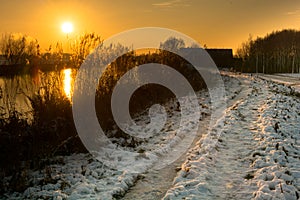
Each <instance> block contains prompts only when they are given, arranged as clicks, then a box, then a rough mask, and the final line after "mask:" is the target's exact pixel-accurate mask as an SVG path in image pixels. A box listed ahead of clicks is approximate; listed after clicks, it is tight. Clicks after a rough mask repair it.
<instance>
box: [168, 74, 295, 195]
mask: <svg viewBox="0 0 300 200" xmlns="http://www.w3.org/2000/svg"><path fill="white" fill-rule="evenodd" d="M249 88H250V89H251V92H250V93H249V95H248V96H247V98H245V99H244V100H243V101H240V102H237V104H235V105H234V106H233V107H231V108H229V109H228V111H227V113H226V116H225V123H224V124H225V125H224V129H223V133H222V136H221V137H220V138H219V139H218V144H217V146H216V147H215V148H213V149H210V150H209V151H207V149H206V146H207V142H206V137H203V138H202V139H201V140H200V141H199V143H198V144H197V146H196V147H194V148H193V149H192V150H191V151H190V153H189V155H188V156H187V160H186V161H185V163H184V164H183V165H182V167H181V170H180V171H179V173H178V175H177V177H176V178H175V180H174V183H173V186H172V187H171V188H170V189H169V190H168V192H167V194H166V195H165V197H164V199H295V200H296V199H299V195H300V171H299V169H300V162H299V159H300V145H299V139H300V133H299V130H300V112H299V109H300V100H299V98H296V97H293V96H289V95H288V94H289V93H290V88H288V87H285V86H282V85H278V84H274V83H272V82H267V81H262V80H259V79H252V80H251V83H250V84H249Z"/></svg>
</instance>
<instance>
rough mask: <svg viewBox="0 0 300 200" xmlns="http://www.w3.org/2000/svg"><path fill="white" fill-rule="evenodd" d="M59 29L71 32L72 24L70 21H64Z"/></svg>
mask: <svg viewBox="0 0 300 200" xmlns="http://www.w3.org/2000/svg"><path fill="white" fill-rule="evenodd" d="M61 30H62V32H64V33H71V32H73V24H72V23H71V22H64V23H63V24H62V25H61Z"/></svg>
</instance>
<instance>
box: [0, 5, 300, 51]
mask: <svg viewBox="0 0 300 200" xmlns="http://www.w3.org/2000/svg"><path fill="white" fill-rule="evenodd" d="M64 21H70V22H72V23H73V24H74V32H73V33H71V34H70V35H69V38H71V37H74V36H75V35H78V34H80V33H82V32H84V31H85V32H96V33H98V34H100V35H101V36H103V38H104V39H105V38H108V37H109V36H112V35H113V34H116V33H119V32H120V31H125V30H128V29H132V28H138V27H145V26H158V27H164V28H171V29H175V30H177V31H180V32H182V33H184V34H187V35H189V36H190V37H192V38H194V39H195V40H197V41H198V42H199V43H200V44H201V45H204V44H206V45H207V46H208V47H210V48H233V49H236V48H237V47H238V46H239V45H240V44H241V43H242V42H243V41H245V40H247V38H248V36H249V34H252V35H253V36H254V38H255V37H256V36H264V35H265V34H266V33H270V32H271V31H273V30H280V29H283V28H293V29H299V26H300V1H299V0H286V1H282V0H147V1H142V0H87V1H81V0H72V1H71V0H69V1H68V0H27V1H21V0H10V1H4V0H2V1H0V33H5V32H21V33H25V34H27V35H30V36H32V37H35V38H37V39H38V41H39V42H40V44H41V47H42V49H46V48H47V47H48V46H49V45H50V44H54V43H55V42H56V41H61V42H65V41H66V40H67V37H66V35H65V34H64V33H62V31H61V24H62V23H63V22H64Z"/></svg>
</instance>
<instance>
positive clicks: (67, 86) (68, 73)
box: [63, 69, 73, 100]
mask: <svg viewBox="0 0 300 200" xmlns="http://www.w3.org/2000/svg"><path fill="white" fill-rule="evenodd" d="M63 73H64V85H63V87H64V92H65V95H66V96H67V98H68V99H70V100H71V98H72V79H73V78H72V69H64V70H63Z"/></svg>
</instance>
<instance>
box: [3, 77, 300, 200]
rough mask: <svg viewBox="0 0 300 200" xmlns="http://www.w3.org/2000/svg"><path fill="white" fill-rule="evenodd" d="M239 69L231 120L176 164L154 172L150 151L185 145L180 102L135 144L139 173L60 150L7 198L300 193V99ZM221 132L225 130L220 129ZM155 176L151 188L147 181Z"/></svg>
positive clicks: (204, 102)
mask: <svg viewBox="0 0 300 200" xmlns="http://www.w3.org/2000/svg"><path fill="white" fill-rule="evenodd" d="M232 76H233V77H232V78H229V77H227V76H226V77H225V78H224V80H225V86H226V94H227V97H228V106H229V107H228V109H227V110H226V113H225V115H224V116H223V118H224V120H223V124H221V125H220V124H216V126H215V127H214V130H213V131H212V132H210V133H209V134H208V132H206V131H203V132H202V133H199V135H198V136H197V138H198V141H196V142H195V143H194V146H193V148H192V149H190V150H189V151H188V152H187V155H184V156H182V157H181V158H180V159H178V161H177V162H175V164H174V165H170V166H168V167H169V169H168V168H165V169H162V170H161V171H159V170H158V171H155V172H153V173H147V172H146V171H147V170H148V169H149V168H150V167H151V166H152V164H153V163H154V162H155V161H157V157H155V156H153V155H155V154H153V153H152V154H151V153H148V152H155V149H158V148H159V147H161V146H164V147H166V148H164V151H160V152H159V153H162V152H164V154H166V155H168V154H172V153H173V152H174V150H176V148H180V145H177V144H179V143H180V141H181V139H182V138H181V137H178V136H176V134H175V133H174V130H175V129H176V128H177V125H176V123H178V118H180V113H179V110H178V108H177V106H176V105H177V104H176V102H170V103H169V104H168V105H167V107H166V108H168V109H169V110H168V109H167V113H168V114H169V121H167V125H166V126H165V127H164V128H163V130H162V131H161V133H160V134H156V135H154V137H152V138H150V139H149V140H147V141H144V142H142V143H141V145H139V146H138V147H136V148H132V149H128V150H130V151H134V152H138V157H137V160H138V161H139V160H140V162H138V163H139V164H140V166H142V167H141V168H140V169H139V170H140V171H139V173H137V172H136V173H135V172H134V171H133V170H116V169H114V168H113V167H111V166H110V167H109V166H107V165H105V164H104V163H102V162H100V161H97V160H96V159H94V158H92V156H91V155H89V154H75V155H72V156H65V157H57V158H54V159H53V160H51V162H50V164H49V165H47V166H46V167H45V168H44V169H43V170H39V171H27V170H24V171H23V172H21V173H20V175H19V176H20V178H21V179H22V180H24V181H27V182H28V183H30V187H28V189H26V190H25V191H24V192H23V193H18V192H12V191H11V192H9V193H7V194H6V196H3V199H6V198H10V199H39V198H40V199H48V198H53V199H119V198H122V197H123V196H124V195H125V194H126V193H127V194H126V195H125V198H124V199H133V198H135V199H158V198H162V197H163V196H164V195H165V196H164V197H163V198H164V199H250V198H254V199H270V198H271V196H274V197H276V198H277V199H284V198H286V199H297V198H299V195H300V172H299V169H300V162H299V160H300V144H299V138H300V133H299V130H300V123H299V122H300V119H299V118H300V100H299V98H297V97H294V96H291V95H289V94H290V93H291V92H290V88H288V87H285V86H282V85H278V84H274V83H272V82H268V81H264V80H261V79H255V78H253V77H247V76H243V75H240V76H235V75H232ZM237 78H238V79H240V81H239V80H238V79H237ZM198 96H199V102H200V104H201V113H202V117H201V118H202V119H201V121H202V122H203V123H206V121H205V120H207V115H208V114H209V113H210V111H209V109H208V108H209V99H208V94H207V92H204V91H202V92H200V93H199V94H198ZM136 121H138V122H139V123H141V124H143V123H145V124H147V123H149V118H148V117H147V115H141V116H139V118H137V119H136ZM218 129H219V130H218ZM218 131H222V132H221V133H222V134H221V137H217V135H214V133H216V132H218ZM215 144H216V145H215ZM180 163H183V164H182V165H181V167H180V168H177V171H178V173H177V172H176V171H175V167H176V165H179V166H180ZM177 167H178V166H177ZM154 176H156V177H158V178H160V179H155V178H154ZM173 176H174V177H175V179H174V180H173ZM10 179H11V177H7V179H6V180H4V182H5V183H7V184H8V182H10ZM21 179H20V180H21ZM158 180H159V182H158ZM147 181H148V182H149V183H151V184H152V185H151V188H146V187H144V186H145V185H144V183H145V182H147ZM153 181H154V182H153ZM139 185H140V186H139ZM149 185H150V184H148V185H147V186H149ZM163 185H165V186H166V187H163ZM130 188H131V189H130ZM166 191H167V193H166V194H165V192H166ZM0 198H1V197H0ZM276 198H275V199H276Z"/></svg>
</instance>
